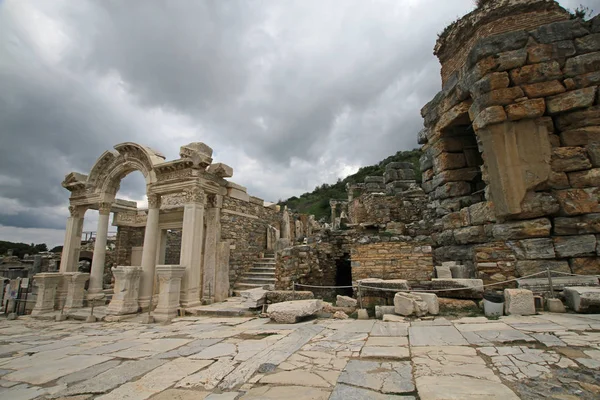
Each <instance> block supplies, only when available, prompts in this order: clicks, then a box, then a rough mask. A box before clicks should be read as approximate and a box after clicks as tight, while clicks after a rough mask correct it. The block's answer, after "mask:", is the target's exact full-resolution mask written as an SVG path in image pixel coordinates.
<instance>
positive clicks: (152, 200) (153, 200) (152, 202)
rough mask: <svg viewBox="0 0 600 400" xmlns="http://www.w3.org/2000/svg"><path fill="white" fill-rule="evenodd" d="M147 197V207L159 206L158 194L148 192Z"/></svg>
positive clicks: (159, 198)
mask: <svg viewBox="0 0 600 400" xmlns="http://www.w3.org/2000/svg"><path fill="white" fill-rule="evenodd" d="M147 197H148V208H160V204H161V197H160V194H149V195H148V196H147Z"/></svg>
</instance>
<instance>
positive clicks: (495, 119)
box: [473, 106, 508, 130]
mask: <svg viewBox="0 0 600 400" xmlns="http://www.w3.org/2000/svg"><path fill="white" fill-rule="evenodd" d="M507 118H508V116H507V115H506V111H504V107H502V106H492V107H488V108H486V109H484V110H483V111H481V112H480V113H479V114H478V115H477V117H476V118H475V120H474V121H473V129H475V130H479V129H483V128H485V127H486V126H488V125H493V124H499V123H501V122H504V121H506V119H507Z"/></svg>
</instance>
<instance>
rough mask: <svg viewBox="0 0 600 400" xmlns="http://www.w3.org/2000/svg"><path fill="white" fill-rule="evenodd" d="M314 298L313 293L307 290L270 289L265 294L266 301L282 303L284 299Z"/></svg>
mask: <svg viewBox="0 0 600 400" xmlns="http://www.w3.org/2000/svg"><path fill="white" fill-rule="evenodd" d="M314 298H315V295H314V293H313V292H309V291H307V290H270V291H268V292H267V295H266V299H267V302H268V303H282V302H284V301H292V300H310V299H314Z"/></svg>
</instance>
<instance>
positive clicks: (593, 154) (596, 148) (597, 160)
mask: <svg viewBox="0 0 600 400" xmlns="http://www.w3.org/2000/svg"><path fill="white" fill-rule="evenodd" d="M586 150H587V152H588V156H589V157H590V161H591V162H592V166H594V167H600V142H598V143H590V144H589V145H587V146H586Z"/></svg>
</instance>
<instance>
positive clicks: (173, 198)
mask: <svg viewBox="0 0 600 400" xmlns="http://www.w3.org/2000/svg"><path fill="white" fill-rule="evenodd" d="M184 204H185V198H184V195H183V193H172V194H168V195H164V196H162V197H161V208H163V209H166V208H178V207H183V206H184Z"/></svg>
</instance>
